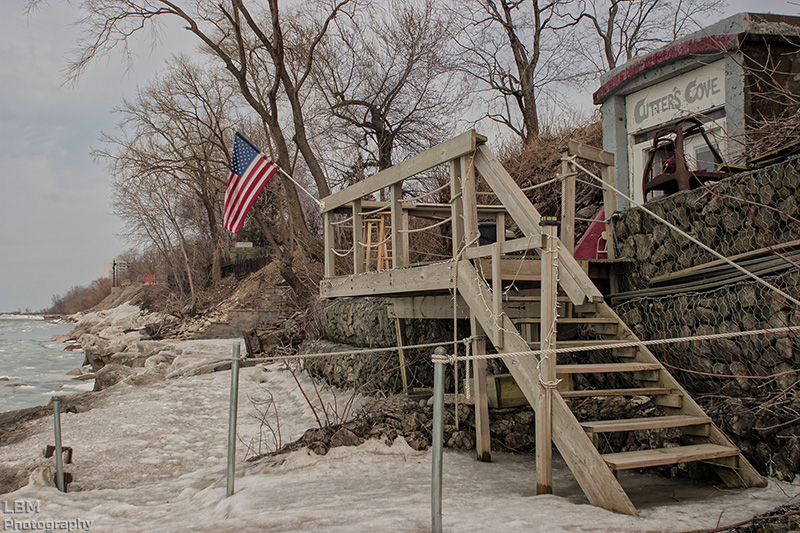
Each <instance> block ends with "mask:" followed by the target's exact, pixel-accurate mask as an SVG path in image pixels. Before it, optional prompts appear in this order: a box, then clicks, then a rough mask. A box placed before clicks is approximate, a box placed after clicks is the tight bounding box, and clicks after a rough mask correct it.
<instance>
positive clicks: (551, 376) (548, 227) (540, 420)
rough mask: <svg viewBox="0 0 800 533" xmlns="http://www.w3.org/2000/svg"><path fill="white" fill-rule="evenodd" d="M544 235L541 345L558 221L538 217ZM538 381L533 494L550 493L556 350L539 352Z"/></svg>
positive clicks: (551, 310) (551, 301)
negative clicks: (540, 389) (540, 386)
mask: <svg viewBox="0 0 800 533" xmlns="http://www.w3.org/2000/svg"><path fill="white" fill-rule="evenodd" d="M540 224H541V225H542V229H543V232H544V235H545V243H544V244H545V249H544V253H543V254H542V286H541V313H540V314H541V323H540V334H539V337H540V339H541V349H542V350H552V349H555V347H556V303H557V299H556V296H557V294H556V291H557V290H558V285H557V282H556V279H557V276H558V273H557V272H556V261H557V259H558V249H557V248H556V242H557V239H556V233H557V232H558V222H557V221H556V220H553V219H548V217H542V220H541V222H540ZM539 361H540V364H539V368H540V372H541V374H540V383H541V385H542V387H543V390H542V394H541V397H540V399H539V409H537V410H536V494H552V493H553V445H552V442H553V428H552V423H553V422H552V421H553V414H552V413H553V388H554V387H555V382H556V354H554V353H550V354H548V353H544V354H542V355H540V356H539Z"/></svg>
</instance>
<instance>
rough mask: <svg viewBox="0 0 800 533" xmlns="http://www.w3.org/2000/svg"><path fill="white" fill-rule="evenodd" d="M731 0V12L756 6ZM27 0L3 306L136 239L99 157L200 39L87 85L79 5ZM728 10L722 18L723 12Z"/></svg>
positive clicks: (1, 195)
mask: <svg viewBox="0 0 800 533" xmlns="http://www.w3.org/2000/svg"><path fill="white" fill-rule="evenodd" d="M753 5H754V3H753V2H752V0H734V1H732V2H730V6H729V9H727V10H726V14H733V13H737V12H740V11H745V10H747V9H751V10H753V9H754V8H753ZM757 5H758V11H761V12H765V11H772V12H775V13H783V14H795V15H797V14H798V13H800V7H798V3H797V2H795V1H786V0H761V1H760V2H758V4H757ZM23 6H24V0H3V1H2V2H0V57H2V60H1V61H0V91H2V93H0V165H1V166H0V172H1V174H0V224H1V226H0V312H2V311H16V310H25V309H26V308H29V309H32V310H34V311H36V310H40V309H43V308H45V307H48V306H49V305H50V303H51V298H52V296H53V295H54V294H63V293H64V292H65V291H66V290H67V289H69V288H70V287H73V286H75V285H87V284H89V283H90V282H91V281H92V280H94V279H96V278H98V277H100V276H101V275H102V273H103V271H102V267H103V263H104V262H110V261H111V260H112V259H113V258H114V257H116V256H117V254H119V253H121V252H123V251H125V250H126V249H128V248H129V247H130V246H129V244H127V243H125V242H124V241H122V240H121V239H120V238H119V237H118V235H117V234H118V233H119V231H120V229H121V223H120V221H119V220H118V219H117V218H116V217H115V216H114V215H113V213H112V212H111V207H110V205H109V198H110V192H111V191H110V187H109V183H110V178H109V176H108V175H107V174H106V172H105V170H104V168H103V167H102V166H101V165H99V164H96V163H94V162H93V161H92V158H91V156H90V154H89V152H90V150H91V147H93V146H98V142H97V139H98V138H99V136H100V132H101V131H106V132H112V131H113V130H114V125H115V123H116V121H117V118H116V116H115V115H114V114H113V113H112V110H113V108H114V107H115V106H116V105H118V104H119V103H120V101H121V99H122V98H123V97H124V96H132V95H133V93H134V91H135V88H136V85H137V84H139V85H142V84H144V83H146V81H147V80H148V79H150V78H151V77H152V76H153V74H155V73H156V72H158V71H159V69H161V68H162V66H163V63H164V59H165V58H166V57H167V56H168V55H169V54H170V53H171V52H180V51H189V50H191V47H192V43H193V41H192V40H191V38H190V37H189V36H188V35H185V34H187V33H188V32H185V31H183V30H180V29H178V28H177V27H176V29H175V31H173V32H172V33H173V34H175V33H177V34H179V36H178V37H175V36H174V35H173V36H169V32H168V36H169V37H168V39H166V40H165V42H162V44H161V45H160V46H158V47H157V48H156V50H155V51H152V50H151V48H150V46H149V44H146V43H142V44H140V45H139V46H138V47H136V50H137V52H138V57H137V61H136V63H135V65H134V69H133V71H130V72H129V71H127V69H126V66H125V65H124V64H123V62H122V59H121V57H120V56H112V57H110V58H106V59H101V60H99V61H98V62H96V63H95V64H93V65H92V66H91V67H90V68H89V70H88V71H87V72H86V74H85V75H84V76H82V77H81V79H80V81H79V84H78V85H77V86H72V85H64V77H63V69H64V67H65V65H66V62H67V58H68V53H69V50H70V49H71V48H72V46H73V44H74V41H75V38H76V37H77V35H78V30H77V28H75V27H74V26H72V23H73V22H74V21H75V20H76V18H77V17H76V16H77V11H76V9H74V8H72V7H70V6H68V5H66V2H62V1H58V0H54V1H51V2H50V3H49V5H45V6H44V7H43V8H42V9H41V10H40V11H39V12H37V13H35V14H34V15H32V16H30V17H29V16H26V15H25V14H24V12H23ZM720 18H722V17H720Z"/></svg>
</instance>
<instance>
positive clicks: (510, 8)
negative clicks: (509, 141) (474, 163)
mask: <svg viewBox="0 0 800 533" xmlns="http://www.w3.org/2000/svg"><path fill="white" fill-rule="evenodd" d="M570 3H571V0H527V1H524V0H461V1H460V2H458V3H457V4H456V5H455V7H454V9H455V10H456V13H457V14H458V15H459V16H461V17H462V21H463V28H462V30H461V31H460V32H459V33H458V34H457V35H456V42H457V45H458V46H459V47H460V49H461V52H462V53H461V66H460V69H461V70H462V71H463V72H464V73H466V74H468V75H469V76H472V77H473V78H474V80H475V81H476V82H477V83H478V84H479V85H480V86H482V87H483V90H484V91H485V92H486V93H488V97H486V98H485V99H484V102H485V105H486V109H485V111H484V112H483V116H484V117H487V118H489V119H491V120H493V121H496V122H499V123H501V124H503V125H505V126H507V127H508V128H510V129H511V131H513V132H514V133H515V134H516V135H518V136H519V137H520V138H521V139H522V140H523V141H524V142H526V143H530V142H532V141H534V140H535V139H536V138H537V137H538V136H539V131H540V128H541V124H540V118H539V109H538V108H539V106H540V105H542V103H543V100H547V99H550V100H551V101H553V100H557V99H558V97H559V91H560V89H561V88H563V86H564V84H567V83H571V82H575V81H576V80H578V79H580V77H581V76H582V74H583V72H581V70H580V68H579V67H580V65H579V64H578V61H577V58H576V57H575V54H574V52H573V51H572V50H573V48H574V45H573V43H572V37H573V32H571V31H567V30H568V29H569V27H570V26H572V25H574V24H575V21H574V20H573V19H571V18H570V17H569V16H568V15H567V13H566V10H567V8H568V7H569V5H570Z"/></svg>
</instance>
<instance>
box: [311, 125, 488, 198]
mask: <svg viewBox="0 0 800 533" xmlns="http://www.w3.org/2000/svg"><path fill="white" fill-rule="evenodd" d="M485 142H486V137H484V136H483V135H479V134H478V133H476V132H475V130H470V131H468V132H466V133H462V134H461V135H459V136H458V137H453V138H452V139H450V140H449V141H445V142H443V143H441V144H437V145H436V146H434V147H433V148H429V149H427V150H425V151H424V152H422V153H420V154H419V155H416V156H414V157H412V158H411V159H407V160H405V161H403V162H402V163H398V164H397V165H394V166H392V167H389V168H387V169H386V170H382V171H380V172H378V173H377V174H373V175H372V176H369V177H368V178H366V179H364V180H362V181H359V182H358V183H355V184H353V185H351V186H350V187H347V188H346V189H342V190H341V191H338V192H335V193H333V194H331V195H330V196H327V197H325V198H323V199H322V207H321V210H322V212H323V213H327V212H328V211H332V210H333V209H336V208H337V207H341V206H342V205H344V204H346V203H349V202H352V201H353V200H357V199H359V198H363V197H364V196H366V195H368V194H372V193H374V192H377V191H380V190H381V189H385V188H386V187H391V186H392V185H394V184H396V183H400V182H402V181H403V180H405V179H408V178H410V177H412V176H415V175H417V174H419V173H420V172H425V171H426V170H428V169H431V168H433V167H435V166H437V165H441V164H443V163H447V162H448V161H450V160H452V159H456V158H458V157H461V156H463V155H467V154H471V153H472V152H474V151H475V148H477V146H478V145H480V144H483V143H485Z"/></svg>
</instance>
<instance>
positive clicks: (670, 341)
mask: <svg viewBox="0 0 800 533" xmlns="http://www.w3.org/2000/svg"><path fill="white" fill-rule="evenodd" d="M792 331H800V326H786V327H780V328H770V329H759V330H753V331H731V332H728V333H711V334H708V335H695V336H692V337H677V338H670V339H653V340H649V341H620V342H609V343H607V344H599V345H595V346H572V347H568V348H556V349H554V350H529V351H525V352H509V353H501V354H473V355H471V356H470V359H473V360H474V359H503V358H506V357H528V356H538V355H544V354H560V353H576V352H591V351H598V350H610V349H612V348H638V347H640V346H654V345H661V344H677V343H679V342H697V341H707V340H717V339H732V338H736V337H749V336H754V335H777V334H780V333H790V332H792ZM465 359H466V357H465V356H460V355H459V356H456V357H455V358H454V360H455V361H464V360H465Z"/></svg>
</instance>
